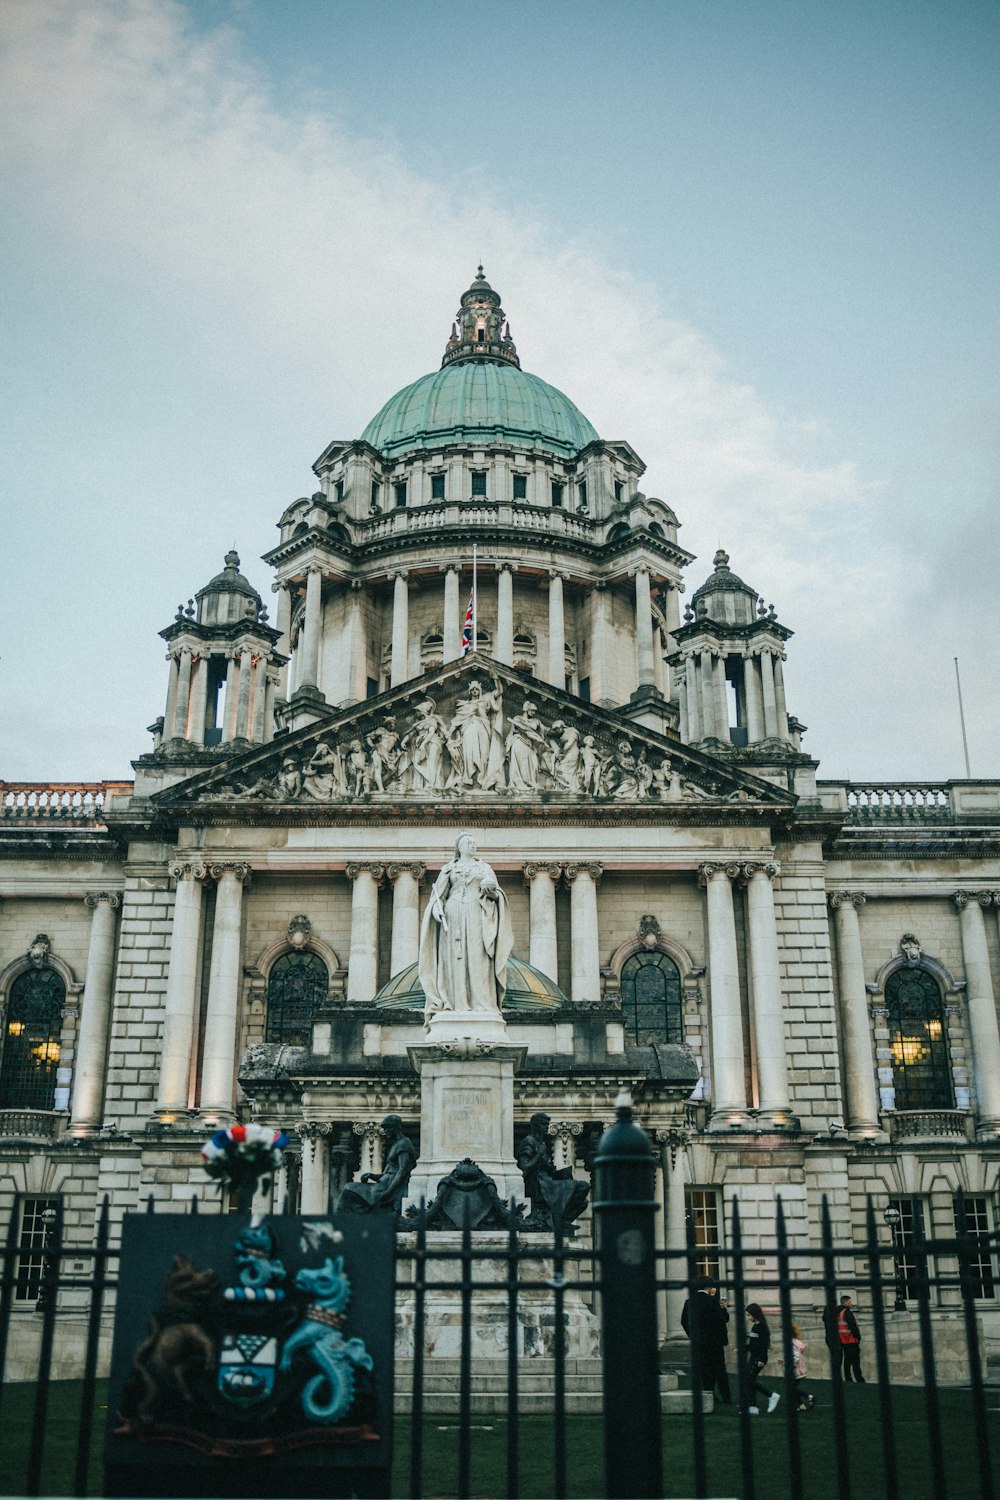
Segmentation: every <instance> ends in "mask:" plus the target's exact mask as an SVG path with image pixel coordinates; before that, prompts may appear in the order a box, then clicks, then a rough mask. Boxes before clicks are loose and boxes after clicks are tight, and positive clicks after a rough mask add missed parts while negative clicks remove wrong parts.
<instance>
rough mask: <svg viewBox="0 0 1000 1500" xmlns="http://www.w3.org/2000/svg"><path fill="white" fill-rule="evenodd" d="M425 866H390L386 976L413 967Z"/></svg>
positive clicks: (418, 938) (415, 960)
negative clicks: (390, 925)
mask: <svg viewBox="0 0 1000 1500" xmlns="http://www.w3.org/2000/svg"><path fill="white" fill-rule="evenodd" d="M426 868H427V867H426V865H421V864H412V865H389V866H388V867H387V869H386V874H387V875H388V877H389V879H390V880H391V881H392V940H391V942H392V946H391V950H390V955H389V977H390V978H392V976H393V975H394V974H399V973H400V972H401V971H402V970H403V969H407V968H409V966H410V964H415V963H416V962H417V958H418V956H419V953H420V882H421V880H422V879H423V877H424V871H425V870H426Z"/></svg>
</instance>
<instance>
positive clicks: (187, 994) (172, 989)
mask: <svg viewBox="0 0 1000 1500" xmlns="http://www.w3.org/2000/svg"><path fill="white" fill-rule="evenodd" d="M207 873H208V872H207V870H206V869H205V866H204V865H201V864H193V863H192V864H188V863H184V862H181V861H178V862H177V863H176V864H172V865H171V866H170V874H171V877H172V878H173V879H174V880H176V882H177V895H176V897H175V899H174V920H173V927H172V930H171V935H170V963H169V967H168V969H167V993H166V996H165V999H164V1010H163V1042H162V1045H161V1048H160V1082H159V1089H158V1094H157V1102H156V1108H157V1113H158V1114H160V1115H161V1116H162V1115H175V1114H178V1113H183V1111H184V1110H186V1109H187V1107H188V1097H189V1089H190V1083H191V1048H192V1045H193V1043H194V1023H195V1013H196V1008H197V1003H198V944H199V941H200V939H201V909H202V886H201V882H202V881H203V880H204V879H205V876H206V874H207Z"/></svg>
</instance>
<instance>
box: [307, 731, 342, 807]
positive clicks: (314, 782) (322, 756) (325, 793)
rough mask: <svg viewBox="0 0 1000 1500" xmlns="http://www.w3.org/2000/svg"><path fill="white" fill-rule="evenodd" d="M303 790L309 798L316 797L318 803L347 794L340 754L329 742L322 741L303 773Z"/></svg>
mask: <svg viewBox="0 0 1000 1500" xmlns="http://www.w3.org/2000/svg"><path fill="white" fill-rule="evenodd" d="M302 789H303V791H304V792H305V794H306V796H307V797H315V798H316V801H317V802H331V801H332V800H333V798H334V797H342V796H343V795H344V793H345V792H346V790H347V784H346V782H345V780H344V765H343V762H342V760H341V758H340V752H339V750H335V749H334V748H333V746H332V745H331V744H330V743H329V742H328V741H327V740H320V742H319V744H318V745H317V746H316V748H315V750H314V751H313V753H312V758H311V759H310V760H309V762H308V763H307V765H306V768H305V771H304V772H303V776H302Z"/></svg>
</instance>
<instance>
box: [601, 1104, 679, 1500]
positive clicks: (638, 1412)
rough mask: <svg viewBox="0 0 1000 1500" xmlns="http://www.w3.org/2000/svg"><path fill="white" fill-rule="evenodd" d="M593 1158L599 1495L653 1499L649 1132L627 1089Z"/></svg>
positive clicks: (656, 1403) (656, 1429) (659, 1480)
mask: <svg viewBox="0 0 1000 1500" xmlns="http://www.w3.org/2000/svg"><path fill="white" fill-rule="evenodd" d="M615 1114H616V1117H617V1118H616V1122H615V1124H614V1125H612V1126H611V1128H610V1129H609V1130H606V1131H605V1133H604V1135H603V1136H602V1137H601V1144H600V1146H599V1148H598V1151H597V1156H596V1157H595V1160H594V1168H595V1189H596V1193H595V1200H594V1212H595V1214H596V1216H597V1225H598V1254H599V1258H600V1274H601V1349H602V1359H603V1366H604V1371H603V1373H604V1493H605V1495H607V1496H610V1497H612V1500H625V1497H628V1496H632V1497H635V1500H658V1497H659V1496H661V1495H662V1494H663V1474H662V1462H661V1455H660V1368H659V1354H658V1348H657V1342H658V1334H657V1322H656V1242H655V1236H654V1218H653V1216H654V1214H655V1213H656V1201H655V1198H654V1183H655V1175H656V1158H655V1156H654V1155H653V1151H652V1148H651V1146H650V1144H649V1137H648V1136H647V1135H646V1132H645V1131H644V1130H640V1128H639V1126H638V1125H636V1124H635V1123H634V1121H633V1119H632V1100H631V1097H630V1096H629V1095H628V1094H622V1095H619V1097H618V1098H617V1099H616V1100H615Z"/></svg>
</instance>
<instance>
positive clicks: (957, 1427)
mask: <svg viewBox="0 0 1000 1500" xmlns="http://www.w3.org/2000/svg"><path fill="white" fill-rule="evenodd" d="M813 1389H815V1390H816V1392H817V1394H818V1395H819V1399H820V1403H821V1404H820V1405H818V1406H817V1408H816V1410H815V1411H812V1412H810V1413H808V1414H807V1415H806V1416H804V1417H803V1418H802V1419H801V1421H800V1422H799V1433H800V1437H801V1443H802V1463H803V1474H804V1483H805V1494H806V1496H807V1500H828V1497H829V1500H835V1497H836V1468H835V1464H834V1448H833V1422H832V1415H831V1411H830V1407H829V1402H828V1400H824V1398H825V1397H827V1396H828V1387H825V1386H824V1385H822V1384H821V1383H819V1382H816V1383H815V1385H814V1387H813ZM80 1392H81V1384H80V1382H78V1381H65V1382H60V1383H59V1384H55V1385H53V1386H52V1388H51V1400H50V1404H49V1422H48V1428H47V1432H46V1442H45V1460H44V1466H43V1472H42V1493H43V1494H46V1495H68V1494H70V1493H72V1485H73V1466H74V1460H75V1443H76V1436H77V1430H78V1427H79V1405H80ZM844 1396H845V1400H846V1406H847V1417H848V1430H849V1433H850V1439H849V1445H848V1446H849V1451H850V1455H851V1458H850V1462H851V1484H852V1493H853V1495H854V1496H855V1500H881V1497H882V1495H883V1494H884V1487H883V1482H882V1446H881V1423H880V1414H879V1401H878V1392H877V1390H876V1389H875V1387H874V1386H870V1385H869V1386H865V1388H864V1389H863V1390H862V1389H861V1388H860V1387H856V1386H848V1387H846V1388H845V1391H844ZM106 1399H107V1397H106V1383H105V1382H102V1383H101V1384H100V1387H99V1394H98V1397H97V1406H98V1409H97V1411H96V1414H95V1441H94V1451H93V1455H92V1460H91V1479H90V1493H91V1494H99V1492H100V1450H101V1438H102V1435H103V1431H104V1422H105V1420H106V1416H107V1413H106V1411H105V1410H104V1409H103V1403H104V1402H105V1401H106ZM892 1399H893V1416H894V1422H895V1427H896V1441H897V1451H898V1455H899V1481H900V1482H899V1489H900V1494H901V1495H902V1496H903V1497H905V1500H931V1495H932V1491H931V1481H930V1477H929V1475H930V1462H929V1448H928V1434H927V1427H926V1420H925V1408H924V1397H923V1392H922V1391H920V1390H914V1389H912V1388H910V1387H897V1388H896V1389H895V1390H894V1391H893V1393H892ZM940 1399H941V1410H942V1432H943V1445H944V1460H945V1469H946V1474H947V1486H948V1500H979V1496H980V1491H979V1484H978V1475H977V1471H976V1466H975V1444H974V1434H973V1429H972V1422H971V1417H970V1413H969V1393H968V1392H967V1391H964V1390H947V1391H942V1392H941V1397H940ZM33 1400H34V1386H33V1385H9V1386H7V1387H6V1389H5V1391H4V1396H3V1411H2V1417H0V1423H2V1434H3V1437H2V1444H0V1451H2V1453H3V1462H2V1464H0V1494H3V1495H17V1494H23V1493H24V1483H25V1475H26V1466H27V1457H28V1438H29V1432H30V1424H31V1412H32V1405H33ZM987 1404H988V1406H990V1407H992V1408H993V1409H992V1410H991V1411H990V1413H989V1418H990V1423H991V1427H992V1435H993V1444H994V1447H993V1462H994V1470H995V1472H996V1473H998V1474H1000V1422H998V1420H997V1416H998V1413H997V1407H998V1405H1000V1401H998V1398H997V1396H996V1395H991V1396H988V1398H987ZM705 1430H706V1442H707V1447H708V1493H709V1495H710V1496H712V1497H713V1500H715V1497H723V1496H725V1497H729V1496H739V1495H740V1494H741V1489H740V1473H741V1470H740V1450H739V1422H738V1420H737V1418H736V1416H735V1415H734V1412H733V1410H732V1409H731V1408H725V1409H723V1410H721V1411H720V1412H718V1413H716V1414H714V1415H713V1416H710V1417H708V1418H707V1419H706V1424H705ZM752 1432H753V1449H754V1467H755V1473H756V1478H757V1500H785V1497H787V1496H788V1495H789V1493H790V1492H789V1489H788V1478H787V1474H788V1429H787V1423H786V1421H785V1419H784V1410H783V1405H782V1406H781V1407H779V1408H778V1411H777V1412H776V1413H775V1415H774V1416H773V1417H757V1418H754V1419H753V1420H752ZM409 1438H410V1424H409V1421H408V1420H407V1419H406V1418H400V1419H399V1420H398V1421H397V1423H396V1456H395V1463H394V1466H393V1494H394V1495H395V1496H405V1495H407V1494H408V1484H409ZM457 1449H458V1442H457V1424H456V1419H455V1418H454V1417H445V1416H442V1417H433V1416H428V1417H427V1418H426V1419H425V1424H424V1484H423V1490H424V1494H425V1495H427V1496H442V1497H443V1496H450V1495H455V1494H456V1493H457V1480H458V1470H457ZM602 1454H603V1443H602V1433H601V1422H600V1418H599V1417H596V1416H594V1417H570V1418H568V1419H567V1462H568V1476H569V1494H570V1495H571V1496H573V1497H587V1496H597V1495H600V1494H601V1493H602V1490H603V1456H602ZM520 1457H521V1465H520V1467H521V1478H520V1493H521V1495H522V1496H523V1497H524V1500H534V1497H545V1496H549V1495H551V1494H552V1491H553V1472H554V1471H553V1430H552V1423H551V1420H550V1419H549V1418H545V1417H526V1418H523V1419H522V1421H521V1423H520ZM663 1460H664V1461H663V1471H664V1495H665V1496H669V1497H671V1500H674V1497H681V1496H693V1495H694V1468H693V1459H692V1445H691V1428H690V1420H689V1419H687V1418H685V1417H682V1416H676V1417H667V1418H665V1419H664V1422H663ZM472 1484H473V1493H474V1494H475V1495H477V1496H503V1495H505V1494H506V1427H505V1423H504V1421H503V1419H502V1418H490V1417H482V1416H477V1417H475V1418H474V1419H473V1432H472Z"/></svg>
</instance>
